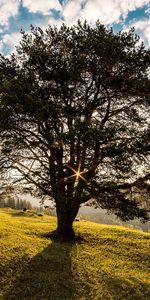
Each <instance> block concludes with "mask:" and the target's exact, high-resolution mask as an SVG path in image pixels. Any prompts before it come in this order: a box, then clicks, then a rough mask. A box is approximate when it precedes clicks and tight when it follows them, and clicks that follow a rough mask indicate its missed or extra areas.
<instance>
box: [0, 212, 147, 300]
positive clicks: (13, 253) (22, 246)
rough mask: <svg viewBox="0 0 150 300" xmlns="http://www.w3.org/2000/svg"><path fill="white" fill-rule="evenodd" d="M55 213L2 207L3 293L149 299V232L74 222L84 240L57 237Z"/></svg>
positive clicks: (51, 299) (19, 299)
mask: <svg viewBox="0 0 150 300" xmlns="http://www.w3.org/2000/svg"><path fill="white" fill-rule="evenodd" d="M55 227H56V219H55V217H49V216H44V217H38V216H37V215H34V214H33V213H32V212H30V213H29V212H25V213H23V212H21V211H15V210H11V209H5V210H4V209H0V232H1V234H0V235H1V248H0V252H1V253H0V275H1V278H0V285H1V296H0V299H8V300H11V299H14V300H24V299H26V300H28V299H29V300H55V299H56V300H57V299H58V300H77V299H78V300H86V299H88V300H90V299H91V300H113V299H114V300H122V299H123V300H134V299H136V300H146V299H147V300H148V299H150V281H149V277H150V276H149V275H150V274H148V262H149V245H150V243H149V241H150V234H148V233H143V232H140V231H135V230H129V229H127V228H124V227H119V226H118V227H117V226H110V225H99V224H95V223H91V222H88V221H80V222H76V223H75V229H76V232H77V233H78V234H81V235H82V237H83V240H79V241H77V242H75V243H63V242H56V241H53V240H51V239H50V238H49V236H48V233H49V232H50V231H52V230H54V229H55Z"/></svg>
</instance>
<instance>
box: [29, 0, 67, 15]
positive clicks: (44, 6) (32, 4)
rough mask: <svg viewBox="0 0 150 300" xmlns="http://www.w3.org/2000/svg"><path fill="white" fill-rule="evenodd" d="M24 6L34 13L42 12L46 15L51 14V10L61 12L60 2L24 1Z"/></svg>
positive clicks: (52, 0) (46, 0)
mask: <svg viewBox="0 0 150 300" xmlns="http://www.w3.org/2000/svg"><path fill="white" fill-rule="evenodd" d="M23 6H24V7H26V8H28V10H29V11H30V12H32V13H37V12H41V13H43V14H44V15H47V14H49V13H50V10H51V9H55V10H61V8H62V6H61V4H60V2H59V0H23Z"/></svg>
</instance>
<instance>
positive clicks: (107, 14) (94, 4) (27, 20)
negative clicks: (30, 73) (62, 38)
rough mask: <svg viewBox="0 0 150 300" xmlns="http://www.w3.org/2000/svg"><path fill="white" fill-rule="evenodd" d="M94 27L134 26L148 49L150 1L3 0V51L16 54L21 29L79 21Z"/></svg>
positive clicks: (0, 10)
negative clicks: (99, 23) (97, 25)
mask: <svg viewBox="0 0 150 300" xmlns="http://www.w3.org/2000/svg"><path fill="white" fill-rule="evenodd" d="M78 19H80V20H85V19H86V20H87V21H88V23H90V24H91V25H94V23H95V21H97V20H99V21H100V22H101V23H102V24H104V25H105V26H107V27H112V28H113V30H114V32H117V31H123V30H129V28H131V27H134V28H135V31H136V33H137V34H138V35H140V38H141V40H143V41H144V43H145V45H146V47H149V46H150V0H149V1H147V0H0V52H1V53H2V54H3V55H5V56H7V55H9V54H10V53H12V52H15V46H17V45H18V44H19V41H20V39H21V34H20V30H21V29H22V30H23V31H26V32H30V25H31V24H32V25H33V26H35V27H36V26H38V27H41V28H42V29H43V30H44V29H46V28H47V27H48V25H52V26H53V25H57V26H58V27H59V26H60V25H61V24H62V22H64V23H65V24H66V25H68V26H71V25H73V24H76V22H77V20H78Z"/></svg>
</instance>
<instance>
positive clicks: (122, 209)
mask: <svg viewBox="0 0 150 300" xmlns="http://www.w3.org/2000/svg"><path fill="white" fill-rule="evenodd" d="M149 65H150V51H149V50H147V49H145V47H144V44H143V43H141V44H139V38H138V37H137V36H136V35H135V34H134V30H133V29H131V30H130V31H129V32H128V33H127V32H125V33H120V32H119V33H117V34H114V33H113V31H112V30H111V29H106V28H105V27H104V26H103V25H101V24H100V23H99V22H97V23H96V24H95V26H94V27H91V26H90V25H88V24H87V22H84V23H81V22H80V21H79V22H78V24H77V25H76V26H72V27H70V28H69V27H67V26H65V25H62V26H61V28H60V29H57V27H51V26H49V27H48V28H47V30H46V31H45V32H44V31H43V30H42V29H40V28H39V27H38V28H34V27H31V34H27V33H23V36H22V41H21V43H20V46H19V47H18V48H17V54H13V55H12V56H11V57H10V58H4V57H3V56H1V62H0V77H1V88H0V91H1V98H0V99H1V100H0V113H1V116H2V118H1V122H0V136H1V169H2V170H3V171H5V170H8V169H11V170H15V172H16V170H17V172H18V173H19V174H20V177H19V180H22V181H23V183H28V185H30V186H34V187H36V189H37V190H38V193H39V194H40V195H41V196H49V197H50V198H51V199H54V201H55V204H56V212H57V219H58V227H57V231H56V233H57V234H58V235H62V236H68V237H72V236H73V235H74V231H73V228H72V224H73V221H74V219H75V217H76V215H77V213H78V210H79V207H80V204H81V203H85V202H87V201H88V200H89V199H95V201H96V202H97V204H98V205H99V206H100V207H102V208H106V209H108V210H109V211H110V212H114V213H115V214H116V215H117V216H119V217H120V218H121V219H123V220H128V219H133V218H135V217H137V218H141V219H142V220H147V219H148V214H147V212H146V209H145V208H143V207H140V206H139V204H138V203H137V202H136V201H135V200H133V199H131V198H130V197H129V195H130V193H127V191H128V190H129V189H130V188H131V187H133V186H136V187H137V188H140V189H141V188H143V189H149V179H150V174H149V173H148V166H149V160H148V159H149V154H150V146H149V133H150V131H149V127H148V122H149V118H148V114H149V95H150V88H149V76H148V68H149ZM11 172H12V171H11ZM13 172H14V171H13Z"/></svg>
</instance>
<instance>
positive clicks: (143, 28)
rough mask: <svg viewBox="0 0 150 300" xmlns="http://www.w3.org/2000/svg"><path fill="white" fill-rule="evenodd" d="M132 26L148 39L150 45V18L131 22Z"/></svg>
mask: <svg viewBox="0 0 150 300" xmlns="http://www.w3.org/2000/svg"><path fill="white" fill-rule="evenodd" d="M130 27H134V28H135V30H136V32H137V33H138V34H139V35H140V36H141V37H142V38H143V40H145V41H147V43H148V44H149V45H150V19H149V18H147V19H143V20H139V21H134V22H132V23H130Z"/></svg>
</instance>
